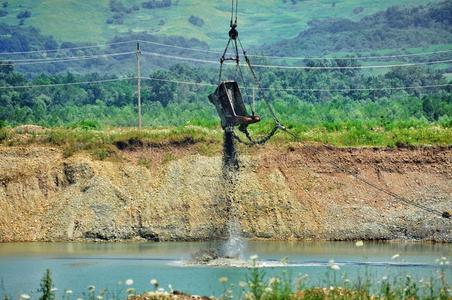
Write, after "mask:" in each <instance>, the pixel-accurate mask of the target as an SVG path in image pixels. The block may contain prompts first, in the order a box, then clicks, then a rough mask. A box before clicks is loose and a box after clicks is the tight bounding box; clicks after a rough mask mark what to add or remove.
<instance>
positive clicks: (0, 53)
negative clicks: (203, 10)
mask: <svg viewBox="0 0 452 300" xmlns="http://www.w3.org/2000/svg"><path fill="white" fill-rule="evenodd" d="M135 42H136V40H130V41H124V42H115V43H107V44H97V45H92V46H80V47H70V48H59V49H50V50H33V51H17V52H0V55H16V54H29V53H52V52H60V51H67V50H82V49H93V48H100V47H105V46H113V45H122V44H130V43H135Z"/></svg>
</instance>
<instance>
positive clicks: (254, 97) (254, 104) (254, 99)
mask: <svg viewBox="0 0 452 300" xmlns="http://www.w3.org/2000/svg"><path fill="white" fill-rule="evenodd" d="M252 109H253V113H254V112H255V111H256V88H255V87H254V86H253V108H252Z"/></svg>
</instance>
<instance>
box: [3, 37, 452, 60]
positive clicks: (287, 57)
mask: <svg viewBox="0 0 452 300" xmlns="http://www.w3.org/2000/svg"><path fill="white" fill-rule="evenodd" d="M136 42H140V43H145V44H150V45H156V46H162V47H168V48H174V49H181V50H187V51H195V52H202V53H212V54H222V52H221V51H219V50H209V49H200V48H191V47H183V46H177V45H171V44H165V43H159V42H152V41H146V40H129V41H123V42H114V43H105V44H97V45H91V46H80V47H69V48H59V49H51V50H33V51H16V52H0V55H18V54H31V53H54V52H64V51H69V50H82V49H93V48H100V47H105V46H114V45H122V44H130V43H136ZM450 52H452V49H448V50H440V51H430V52H419V53H408V54H397V55H375V56H359V54H357V53H355V54H353V55H356V56H357V57H309V56H305V57H301V56H276V55H265V54H262V55H259V54H248V56H249V57H258V58H269V59H285V60H365V59H388V58H402V57H412V56H427V55H434V54H442V53H450Z"/></svg>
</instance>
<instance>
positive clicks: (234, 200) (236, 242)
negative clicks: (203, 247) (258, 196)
mask: <svg viewBox="0 0 452 300" xmlns="http://www.w3.org/2000/svg"><path fill="white" fill-rule="evenodd" d="M239 171H240V165H239V159H238V153H237V151H236V149H235V141H234V136H233V133H232V132H231V131H228V130H225V131H224V144H223V178H222V179H223V180H222V182H223V185H224V186H223V190H224V192H225V195H224V196H225V200H226V205H227V209H226V213H227V216H226V217H227V223H226V224H227V234H228V237H227V241H226V242H225V243H224V245H223V249H222V251H221V253H222V256H223V257H225V258H241V257H240V254H241V253H242V251H243V250H244V247H245V243H244V241H243V239H242V237H241V230H240V222H239V217H238V215H239V207H238V206H239V201H240V199H239V198H238V197H237V193H236V185H237V182H238V179H239V178H238V177H239Z"/></svg>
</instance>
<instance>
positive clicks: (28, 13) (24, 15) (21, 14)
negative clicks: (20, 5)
mask: <svg viewBox="0 0 452 300" xmlns="http://www.w3.org/2000/svg"><path fill="white" fill-rule="evenodd" d="M16 17H17V18H18V19H26V18H29V17H31V11H29V10H23V11H21V12H19V13H18V14H17V16H16Z"/></svg>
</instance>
